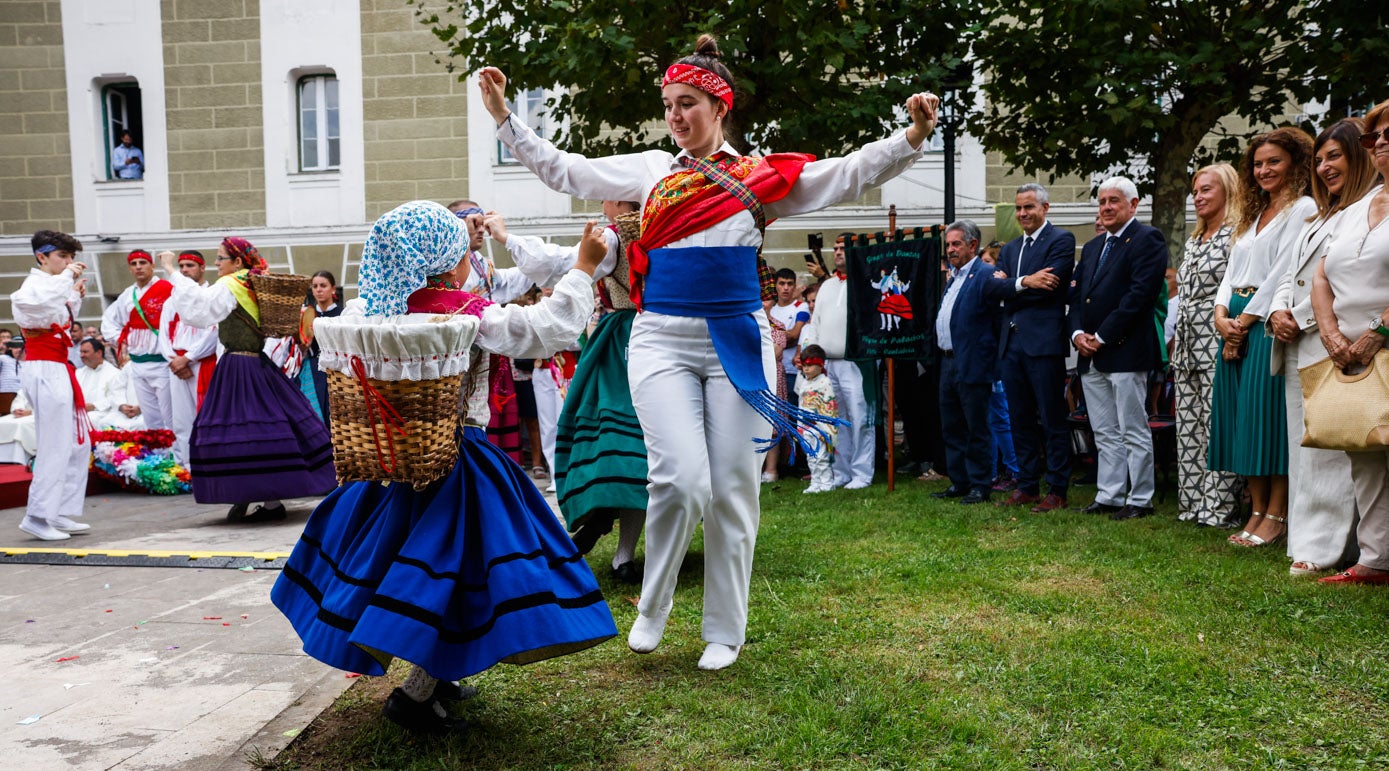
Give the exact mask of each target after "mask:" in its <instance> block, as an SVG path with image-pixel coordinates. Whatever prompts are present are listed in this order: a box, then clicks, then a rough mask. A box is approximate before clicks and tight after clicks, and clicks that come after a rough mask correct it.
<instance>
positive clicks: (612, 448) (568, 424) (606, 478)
mask: <svg viewBox="0 0 1389 771" xmlns="http://www.w3.org/2000/svg"><path fill="white" fill-rule="evenodd" d="M636 315H637V312H636V311H633V310H619V311H613V312H612V313H609V314H607V315H606V316H604V317H603V318H602V320H601V321H599V322H598V326H597V327H596V328H595V329H594V330H593V335H592V336H591V337H589V339H588V343H587V344H586V345H585V346H584V349H583V352H582V353H580V354H579V363H578V366H577V367H575V369H574V379H573V380H571V381H570V382H569V393H568V395H567V396H566V397H565V399H564V409H563V410H562V411H561V412H560V414H559V424H558V430H557V431H556V437H555V469H556V474H555V490H556V493H557V497H558V498H559V508H560V511H561V512H562V513H563V514H564V521H565V523H566V524H567V525H568V527H569V530H570V531H571V532H572V531H574V530H576V529H578V527H579V526H580V525H581V524H586V523H587V520H588V519H589V518H591V517H593V516H602V517H616V516H617V513H618V512H617V510H618V509H641V510H643V511H644V510H645V509H646V501H647V497H646V481H647V466H646V440H645V438H644V436H643V434H642V431H641V423H640V422H638V421H637V411H636V408H635V407H633V406H632V390H631V386H630V384H629V383H628V381H627V343H628V340H629V339H630V338H631V336H632V319H634V318H636Z"/></svg>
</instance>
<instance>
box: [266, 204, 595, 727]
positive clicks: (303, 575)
mask: <svg viewBox="0 0 1389 771" xmlns="http://www.w3.org/2000/svg"><path fill="white" fill-rule="evenodd" d="M467 243H468V238H467V234H466V231H465V230H464V226H463V224H462V223H461V222H460V221H459V220H458V218H456V217H454V216H453V215H452V214H450V213H449V211H448V210H447V209H445V208H444V207H442V206H440V205H438V204H435V203H432V202H429V201H414V202H411V203H407V204H403V205H401V206H399V207H397V208H395V209H393V210H391V211H389V212H387V213H386V214H384V215H382V217H381V218H380V219H379V220H377V221H376V224H375V225H374V226H373V227H372V230H371V234H370V235H369V236H368V237H367V242H366V246H365V248H364V249H363V253H362V267H361V273H360V278H359V279H358V288H359V292H360V299H358V300H354V301H352V302H350V303H348V305H347V308H346V309H345V310H344V311H343V315H342V316H341V317H339V318H338V319H334V320H325V319H321V320H319V321H318V322H317V323H316V324H315V331H316V332H317V333H318V335H319V336H324V335H325V331H326V329H325V325H327V326H331V325H333V324H341V325H354V324H355V325H361V324H362V323H363V321H364V320H365V321H371V322H375V323H376V324H377V325H389V324H392V323H393V322H394V321H403V319H402V318H401V314H406V313H411V314H431V315H435V314H466V315H470V316H474V317H476V318H477V319H478V326H477V330H478V331H477V337H476V339H475V340H474V342H473V345H472V346H471V347H470V350H469V351H459V352H448V355H444V354H443V353H440V354H439V355H438V356H435V357H433V358H431V359H430V361H435V360H443V361H445V362H459V364H457V365H446V364H439V365H437V366H435V365H426V364H423V363H422V364H420V365H418V366H417V367H411V366H410V365H407V364H405V363H402V362H401V359H400V354H398V353H397V354H393V353H392V352H390V351H376V352H371V351H367V352H363V353H362V355H361V356H360V357H359V359H360V360H363V361H365V362H366V364H365V365H364V366H374V362H376V361H381V362H384V361H386V360H387V359H386V358H385V357H391V356H393V355H394V357H395V358H394V361H395V362H397V363H398V364H399V371H400V374H401V377H400V379H426V378H427V377H430V378H432V377H434V376H435V374H433V372H434V370H435V369H437V370H438V372H437V374H438V375H439V376H442V375H444V374H445V373H446V369H445V368H446V367H451V368H449V369H448V370H447V374H450V375H451V374H458V373H463V375H464V378H463V394H462V400H463V402H464V404H465V409H464V410H463V414H462V434H461V437H460V441H459V448H458V462H457V463H456V464H455V465H454V467H453V469H452V470H451V471H450V472H449V473H448V474H447V475H446V476H444V477H443V478H442V479H440V480H438V481H436V482H434V483H433V484H431V485H429V486H428V487H427V488H425V489H424V490H421V491H416V490H415V489H414V488H413V487H412V486H411V485H410V484H405V483H389V484H384V485H383V484H380V483H377V482H351V483H348V484H345V485H343V486H341V487H339V488H338V489H337V490H336V491H334V492H333V493H332V494H331V495H329V496H328V497H327V498H325V499H324V500H323V503H321V504H320V505H319V507H318V509H316V510H315V511H314V513H313V515H312V516H311V517H310V518H309V522H308V525H307V526H306V527H305V528H304V535H303V537H302V538H301V539H300V541H299V544H298V545H297V546H295V548H294V553H293V554H292V555H291V556H290V558H289V561H288V563H287V564H286V565H285V568H284V571H283V572H282V573H281V575H280V578H279V580H278V581H276V583H275V587H274V589H273V590H272V591H271V594H270V597H271V599H272V600H273V601H274V603H275V606H276V607H278V608H279V609H280V611H281V612H283V613H284V614H285V616H286V617H287V618H288V619H289V621H290V623H291V624H292V625H293V626H294V630H295V631H296V632H297V633H298V634H299V636H300V638H301V639H303V641H304V651H305V652H306V653H308V654H309V655H311V656H313V657H314V658H316V659H318V660H319V661H322V662H324V663H325V664H329V665H331V666H334V667H338V668H339V669H345V670H349V671H353V672H363V673H366V674H371V675H381V674H384V673H385V671H386V666H387V665H388V664H389V663H390V660H391V659H392V658H393V657H399V658H402V659H404V660H406V661H409V662H411V663H412V664H414V668H413V669H412V670H411V672H410V675H409V676H408V677H407V678H406V680H405V683H404V684H403V685H402V686H401V687H400V688H397V689H395V690H394V691H393V692H392V693H391V695H390V697H389V698H388V699H387V700H386V704H385V715H386V717H387V718H388V719H390V720H392V721H394V722H396V723H398V724H400V725H402V726H404V727H406V728H408V729H411V730H417V731H425V732H429V733H445V732H451V731H457V730H461V729H462V728H464V727H465V724H464V723H463V721H461V720H457V719H454V718H451V717H449V715H448V713H447V711H446V710H445V709H444V707H443V704H442V703H443V702H447V701H455V700H457V699H459V698H462V696H463V692H462V689H461V688H460V687H459V686H458V685H457V684H456V683H454V682H453V681H455V680H457V679H459V678H463V677H467V676H469V675H472V674H476V673H477V672H481V671H483V670H485V669H487V668H489V667H491V666H493V665H494V664H497V663H498V662H507V663H512V664H529V663H532V662H535V661H541V660H543V659H547V658H552V657H555V656H562V655H565V654H568V653H573V652H575V651H579V650H583V649H585V648H588V647H591V646H593V645H597V644H599V643H601V642H603V641H604V640H607V639H609V638H611V637H613V636H615V635H616V634H617V627H616V626H615V625H614V624H613V620H612V613H611V612H610V611H609V610H608V606H607V603H605V602H604V601H603V596H602V594H601V593H600V592H599V591H598V583H597V581H596V580H595V579H594V577H593V573H592V572H591V571H590V570H589V568H588V564H587V563H586V562H584V560H583V557H582V555H580V554H579V553H578V552H577V551H576V549H575V547H574V544H573V542H572V541H571V540H570V538H569V536H568V534H567V533H566V532H565V530H564V527H563V526H562V525H560V524H559V522H558V520H556V519H555V515H554V513H553V512H551V510H550V507H549V504H547V503H546V501H545V499H544V497H542V496H541V495H540V492H539V491H538V490H536V488H535V484H534V483H532V482H531V481H530V479H529V478H528V477H527V476H526V472H525V471H524V470H523V469H522V468H521V467H520V466H518V465H517V464H516V463H515V462H514V461H513V460H511V458H509V457H508V456H507V455H506V454H505V453H504V452H503V451H502V450H501V449H500V448H498V447H497V446H496V445H493V444H492V443H490V442H488V441H487V437H486V434H485V433H484V427H485V426H486V425H487V422H488V417H489V388H488V379H489V378H488V375H489V372H488V369H489V361H490V359H491V358H492V357H490V356H488V355H486V354H489V353H490V354H500V355H502V356H511V357H516V358H536V357H538V356H541V355H544V354H546V353H548V352H550V351H554V350H558V349H561V348H564V347H566V346H568V345H570V344H571V343H573V342H574V340H576V339H577V338H578V336H579V333H580V332H581V331H582V330H583V329H584V326H585V324H586V323H587V321H588V317H589V314H591V313H592V312H593V286H592V284H593V281H592V275H593V271H594V269H595V268H596V267H597V265H598V263H599V262H600V261H601V260H602V259H603V257H604V256H606V254H607V245H606V244H605V243H604V241H603V239H602V236H601V234H600V233H599V232H595V230H594V228H593V223H589V227H588V228H587V229H586V230H585V232H584V239H583V244H582V246H581V248H580V252H579V259H578V262H577V263H576V264H575V266H574V269H573V270H570V271H569V272H568V273H567V274H565V275H564V277H563V278H561V279H560V280H559V281H558V283H556V285H555V287H554V295H553V296H552V297H548V298H545V299H543V300H541V301H540V302H538V303H536V304H535V305H529V306H523V305H519V304H512V305H508V306H505V307H502V306H499V305H494V304H493V303H492V302H491V301H489V300H486V299H484V298H482V297H479V296H478V295H474V294H471V293H469V292H465V291H463V286H464V282H466V281H467V279H468V274H469V271H470V269H471V268H470V265H469V261H468V259H466V257H467V254H466V247H467ZM416 321H418V319H416ZM415 326H416V327H417V328H418V327H419V326H420V325H419V324H416V325H415ZM323 339H324V340H325V341H326V340H327V339H328V338H327V337H326V336H324V337H323ZM421 350H422V349H421ZM454 353H463V354H464V356H461V357H460V356H454V355H452V354H454ZM334 355H336V354H334V353H332V352H330V351H329V350H328V349H327V347H325V349H324V356H325V359H324V360H325V362H331V357H332V356H334ZM455 370H456V371H455Z"/></svg>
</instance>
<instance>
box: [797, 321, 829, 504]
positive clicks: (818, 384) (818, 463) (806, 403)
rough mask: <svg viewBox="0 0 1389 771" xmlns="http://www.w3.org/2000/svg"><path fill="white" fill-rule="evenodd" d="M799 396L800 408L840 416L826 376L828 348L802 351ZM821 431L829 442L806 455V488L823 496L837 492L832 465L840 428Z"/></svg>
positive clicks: (826, 415) (825, 428)
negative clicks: (807, 466) (808, 478)
mask: <svg viewBox="0 0 1389 771" xmlns="http://www.w3.org/2000/svg"><path fill="white" fill-rule="evenodd" d="M796 394H797V395H799V396H800V399H801V409H803V410H808V411H810V412H814V413H815V414H817V415H823V416H825V417H827V418H837V417H839V403H838V402H837V401H835V398H834V386H833V385H831V384H830V379H829V377H828V376H827V375H826V374H825V349H823V348H821V347H820V346H818V345H807V346H806V347H804V348H802V349H801V376H800V377H798V378H796ZM820 428H822V429H823V431H824V433H825V436H826V437H827V438H828V440H829V443H828V446H826V447H823V448H821V449H820V452H818V453H815V454H813V455H812V454H809V453H807V457H806V463H807V464H809V466H810V486H809V487H807V488H806V489H805V491H806V492H807V493H823V492H827V491H829V490H832V489H834V471H833V470H831V468H830V462H831V458H832V457H833V456H834V443H835V442H834V440H835V435H836V433H837V429H836V428H835V427H834V426H833V425H829V426H822V427H820ZM803 430H804V429H803Z"/></svg>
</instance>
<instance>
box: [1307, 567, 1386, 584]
mask: <svg viewBox="0 0 1389 771" xmlns="http://www.w3.org/2000/svg"><path fill="white" fill-rule="evenodd" d="M1358 567H1360V566H1359V565H1355V566H1353V567H1351V569H1350V570H1346V571H1343V572H1340V573H1337V574H1336V575H1334V576H1327V577H1326V578H1323V579H1320V580H1318V581H1317V583H1319V584H1377V585H1389V572H1383V573H1356V572H1355V569H1356V568H1358Z"/></svg>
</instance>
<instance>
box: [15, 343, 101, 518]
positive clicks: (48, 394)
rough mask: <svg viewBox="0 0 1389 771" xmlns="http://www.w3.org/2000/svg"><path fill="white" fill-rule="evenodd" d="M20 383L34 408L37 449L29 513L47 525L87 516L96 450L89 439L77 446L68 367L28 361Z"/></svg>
mask: <svg viewBox="0 0 1389 771" xmlns="http://www.w3.org/2000/svg"><path fill="white" fill-rule="evenodd" d="M19 382H20V385H21V386H22V387H23V388H24V395H25V396H27V397H28V398H29V404H31V405H33V408H34V429H35V432H36V433H37V445H38V452H37V453H36V454H35V456H34V480H33V481H32V482H30V483H29V507H28V509H26V510H25V513H26V514H28V515H29V516H31V517H34V518H35V519H43V520H48V521H52V520H53V519H56V518H57V517H68V518H69V519H76V518H78V517H80V516H82V503H83V501H85V500H86V498H87V467H88V465H89V464H90V462H91V451H92V446H91V440H90V438H89V437H87V436H86V435H85V434H84V435H83V436H84V440H83V441H82V442H78V441H77V420H76V414H75V413H74V412H73V409H72V380H71V378H70V376H69V375H68V368H67V365H65V364H62V363H61V362H56V361H26V362H24V366H22V367H20V368H19Z"/></svg>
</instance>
